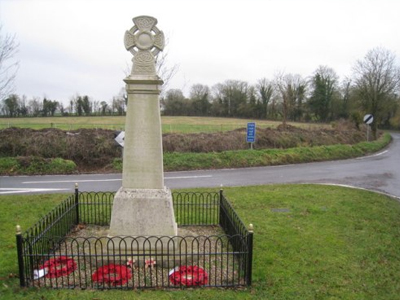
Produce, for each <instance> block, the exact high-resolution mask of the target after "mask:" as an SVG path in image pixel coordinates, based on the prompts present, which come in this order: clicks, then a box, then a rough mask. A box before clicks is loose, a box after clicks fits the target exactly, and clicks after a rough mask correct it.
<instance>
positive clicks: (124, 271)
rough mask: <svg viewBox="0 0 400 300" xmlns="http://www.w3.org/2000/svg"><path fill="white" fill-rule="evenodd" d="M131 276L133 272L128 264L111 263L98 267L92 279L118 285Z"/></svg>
mask: <svg viewBox="0 0 400 300" xmlns="http://www.w3.org/2000/svg"><path fill="white" fill-rule="evenodd" d="M131 277H132V273H131V271H130V270H129V269H128V268H127V267H126V266H121V265H114V264H109V265H106V266H102V267H100V268H98V269H97V271H96V272H94V273H93V274H92V281H95V282H99V283H107V284H110V285H112V286H116V285H123V284H125V283H127V282H128V280H129V279H131Z"/></svg>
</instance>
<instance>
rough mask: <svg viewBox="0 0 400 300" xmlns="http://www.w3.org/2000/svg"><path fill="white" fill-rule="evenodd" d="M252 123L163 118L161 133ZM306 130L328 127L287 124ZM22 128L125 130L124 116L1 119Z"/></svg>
mask: <svg viewBox="0 0 400 300" xmlns="http://www.w3.org/2000/svg"><path fill="white" fill-rule="evenodd" d="M254 121H255V120H247V119H234V118H211V117H162V118H161V123H162V130H163V133H171V132H179V133H192V132H193V133H194V132H218V131H228V130H234V129H237V128H244V127H246V125H247V123H248V122H254ZM256 124H257V126H258V127H260V128H268V127H269V128H275V127H277V126H278V125H279V124H281V122H278V121H267V120H257V121H256ZM288 124H291V125H295V126H301V127H305V128H314V127H326V126H329V125H321V124H309V123H288ZM13 126H14V127H23V128H33V129H42V128H51V127H53V128H59V129H62V130H75V129H79V128H104V129H112V130H124V127H125V117H124V116H93V117H84V116H82V117H46V118H45V117H43V118H0V129H4V128H8V127H13Z"/></svg>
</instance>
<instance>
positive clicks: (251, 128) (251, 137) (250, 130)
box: [246, 122, 256, 143]
mask: <svg viewBox="0 0 400 300" xmlns="http://www.w3.org/2000/svg"><path fill="white" fill-rule="evenodd" d="M246 140H247V142H248V143H254V142H255V141H256V123H254V122H251V123H247V138H246Z"/></svg>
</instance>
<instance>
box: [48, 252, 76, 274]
mask: <svg viewBox="0 0 400 300" xmlns="http://www.w3.org/2000/svg"><path fill="white" fill-rule="evenodd" d="M42 268H43V269H47V270H48V271H47V274H46V278H57V277H61V276H68V275H69V274H71V273H72V272H74V271H75V270H76V262H75V261H74V260H73V259H72V258H70V257H67V256H60V257H57V258H50V259H49V260H48V261H46V262H45V263H44V264H43V267H42Z"/></svg>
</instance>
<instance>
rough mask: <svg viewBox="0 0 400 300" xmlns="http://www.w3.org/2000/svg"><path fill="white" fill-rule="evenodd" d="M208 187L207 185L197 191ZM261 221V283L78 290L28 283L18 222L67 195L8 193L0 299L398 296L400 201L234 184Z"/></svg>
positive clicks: (246, 208) (327, 189) (317, 188)
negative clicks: (23, 284)
mask: <svg viewBox="0 0 400 300" xmlns="http://www.w3.org/2000/svg"><path fill="white" fill-rule="evenodd" d="M197 191H201V190H197ZM225 194H226V195H227V197H228V198H229V199H230V200H231V202H232V203H233V206H234V208H235V209H236V210H237V212H238V213H239V215H240V216H241V217H242V219H243V221H244V222H245V223H246V224H248V223H253V224H254V226H255V241H254V247H255V248H254V250H255V253H254V266H253V283H254V284H253V286H252V287H251V288H248V289H243V290H223V289H201V288H200V289H187V290H176V291H160V290H155V291H104V292H102V291H91V290H87V291H78V290H36V289H20V288H19V287H18V279H17V278H15V277H14V276H15V274H16V272H17V261H16V249H15V236H14V231H15V225H16V224H20V225H21V226H22V227H23V228H25V229H26V228H27V227H29V226H31V225H33V224H34V223H35V222H36V221H37V220H38V218H39V217H40V216H41V215H44V214H45V213H47V212H48V211H49V210H50V209H51V208H52V207H53V206H55V205H56V204H57V203H59V201H60V200H61V199H63V198H64V197H65V195H29V196H22V195H19V196H2V197H1V198H0V217H1V220H2V222H1V223H0V253H1V256H0V298H1V299H5V300H8V299H15V300H18V299H46V300H55V299H57V300H66V299H83V300H89V299H90V300H94V299H96V300H100V299H101V300H103V299H104V300H105V299H107V300H113V299H118V300H124V299H218V298H219V299H307V300H309V299H374V300H376V299H398V295H399V293H400V284H399V278H400V252H399V251H398V249H399V248H400V205H399V203H398V201H397V200H394V199H392V198H389V197H387V196H384V195H380V194H375V193H373V192H368V191H361V190H355V189H349V188H343V187H332V186H322V185H270V186H256V187H237V188H226V189H225Z"/></svg>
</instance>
